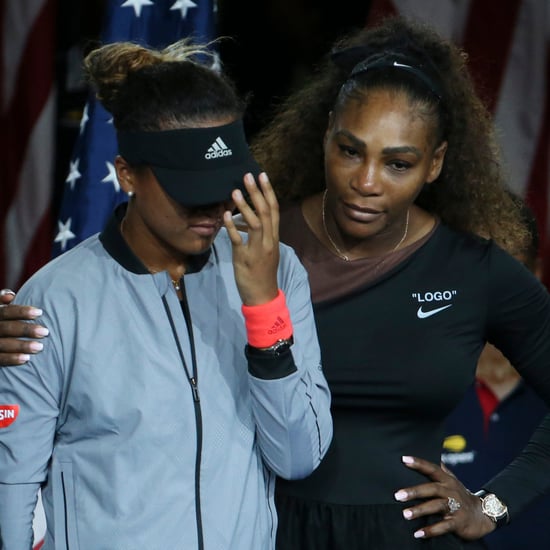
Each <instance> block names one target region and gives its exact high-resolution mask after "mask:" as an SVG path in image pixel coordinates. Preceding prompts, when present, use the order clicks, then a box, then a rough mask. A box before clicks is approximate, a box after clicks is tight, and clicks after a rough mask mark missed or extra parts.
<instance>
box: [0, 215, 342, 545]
mask: <svg viewBox="0 0 550 550" xmlns="http://www.w3.org/2000/svg"><path fill="white" fill-rule="evenodd" d="M183 283H184V291H185V295H186V300H184V304H185V303H187V304H188V309H187V308H186V307H185V306H184V307H182V305H181V304H180V302H179V300H178V297H177V295H176V293H175V291H174V289H173V286H172V284H171V282H170V279H169V277H168V275H167V273H165V272H164V273H157V274H155V275H151V274H149V273H148V272H147V271H146V270H145V268H144V266H143V265H142V264H141V263H140V262H139V260H137V258H136V257H135V256H133V254H132V253H131V251H130V250H129V248H128V247H127V246H126V244H125V242H124V241H123V239H122V238H121V236H120V234H119V231H118V221H117V220H115V219H114V218H113V220H111V222H110V223H109V225H108V227H107V228H106V230H105V231H104V232H103V233H102V235H101V236H94V237H91V238H89V239H87V240H86V241H84V242H83V243H81V244H80V245H78V246H77V247H75V248H74V249H72V250H70V251H68V252H66V253H65V254H63V255H61V256H60V257H58V258H57V259H55V260H53V261H52V262H50V263H49V264H48V265H47V266H45V267H44V268H42V269H41V270H40V271H39V272H38V273H36V274H35V275H34V276H33V277H32V278H31V279H30V280H29V281H28V282H27V283H26V284H25V285H24V286H23V288H22V289H21V290H20V292H19V293H18V295H17V302H18V303H23V304H33V305H34V306H37V307H40V308H42V309H43V310H44V315H43V317H42V318H41V323H43V324H45V325H46V326H47V327H48V328H49V329H50V336H49V337H48V338H47V339H45V341H44V350H43V351H42V352H41V353H40V354H38V355H36V356H33V357H32V360H31V361H30V362H29V363H28V364H26V365H24V366H20V367H14V368H3V369H0V541H1V544H0V548H2V549H3V550H28V549H29V548H30V547H31V542H32V512H33V509H34V505H35V502H36V498H37V491H38V488H39V487H40V485H41V484H43V502H44V509H45V513H46V519H47V525H48V531H47V535H46V542H45V545H44V550H52V549H54V548H55V549H56V550H65V549H70V550H194V549H205V550H272V549H273V548H274V538H275V532H276V525H277V520H276V514H275V509H274V504H273V489H274V479H275V475H279V476H281V477H284V478H300V477H304V476H307V475H308V474H310V473H311V472H312V471H313V470H314V469H315V468H316V466H317V465H318V464H319V462H320V460H321V458H322V457H323V455H324V454H325V452H326V450H327V447H328V445H329V443H330V440H331V437H332V421H331V417H330V411H329V408H330V394H329V390H328V388H327V384H326V381H325V378H324V376H323V373H322V371H321V364H320V355H319V345H318V342H317V334H316V329H315V324H314V320H313V314H312V308H311V304H310V294H309V286H308V281H307V276H306V272H305V270H304V268H303V267H302V265H301V264H300V262H299V261H298V259H297V257H296V256H295V254H294V252H293V251H292V249H291V248H289V247H286V246H285V245H281V260H280V266H279V286H280V288H281V289H282V290H283V291H284V293H285V294H286V299H287V304H288V306H289V309H290V314H291V319H292V323H293V327H294V341H295V343H294V345H293V346H292V347H291V352H288V353H287V354H286V355H284V356H281V358H275V360H271V359H270V360H268V361H263V362H258V361H256V360H255V359H254V358H253V357H249V359H248V360H247V357H246V355H245V345H246V333H245V326H244V320H243V317H242V313H241V301H240V298H239V294H238V292H237V288H236V284H235V279H234V274H233V265H232V262H231V243H230V240H229V237H228V235H227V233H226V231H225V229H222V230H221V231H220V234H219V235H218V237H217V238H216V240H215V242H214V245H213V247H212V249H211V251H210V253H209V254H206V255H204V256H203V257H199V258H197V265H196V266H195V270H194V271H193V272H191V273H188V274H186V275H185V277H184V281H183ZM186 309H187V312H186ZM189 312H190V313H189ZM186 316H187V318H188V321H186Z"/></svg>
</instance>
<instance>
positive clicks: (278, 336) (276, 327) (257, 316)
mask: <svg viewBox="0 0 550 550" xmlns="http://www.w3.org/2000/svg"><path fill="white" fill-rule="evenodd" d="M241 309H242V312H243V315H244V322H245V326H246V333H247V337H248V343H249V344H250V345H251V346H253V347H255V348H268V347H270V346H272V345H273V344H274V343H275V342H277V340H286V339H287V338H290V337H291V336H292V322H291V320H290V313H289V311H288V308H287V307H286V299H285V295H284V293H283V291H282V290H281V289H279V293H278V294H277V297H276V298H274V299H273V300H271V302H267V304H261V305H259V306H245V305H243V306H242V308H241Z"/></svg>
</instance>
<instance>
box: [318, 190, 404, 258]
mask: <svg viewBox="0 0 550 550" xmlns="http://www.w3.org/2000/svg"><path fill="white" fill-rule="evenodd" d="M327 191H328V189H325V191H324V193H323V206H322V209H321V219H322V222H323V229H324V231H325V235H326V236H327V239H328V240H329V242H330V244H331V245H332V248H334V250H335V252H336V254H337V255H338V256H339V257H340V258H342V260H344V261H346V262H349V261H350V257H349V256H347V255H346V254H344V253H343V252H342V251H341V250H340V249H339V248H338V247H337V246H336V243H335V242H334V241H333V240H332V237H331V236H330V233H329V232H328V228H327V222H326V220H325V209H326V202H327ZM409 214H410V208H409V209H408V210H407V220H406V221H405V232H404V233H403V236H402V237H401V239H400V240H399V242H398V243H397V244H396V245H395V246H394V247H393V248H392V249H391V250H390V253H391V252H395V251H396V250H397V249H398V248H399V247H400V246H401V245H402V244H403V243H404V242H405V239H406V238H407V234H408V232H409Z"/></svg>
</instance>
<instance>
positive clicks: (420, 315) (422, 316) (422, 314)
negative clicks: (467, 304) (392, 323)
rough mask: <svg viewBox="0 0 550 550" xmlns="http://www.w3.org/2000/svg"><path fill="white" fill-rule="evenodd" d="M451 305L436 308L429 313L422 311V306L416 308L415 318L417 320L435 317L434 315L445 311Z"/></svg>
mask: <svg viewBox="0 0 550 550" xmlns="http://www.w3.org/2000/svg"><path fill="white" fill-rule="evenodd" d="M452 305H453V304H449V305H447V306H443V307H438V308H437V309H431V310H430V311H422V306H420V307H419V308H418V311H417V312H416V316H417V317H418V318H419V319H426V317H431V316H432V315H435V314H436V313H439V312H440V311H443V310H444V309H447V308H448V307H451V306H452Z"/></svg>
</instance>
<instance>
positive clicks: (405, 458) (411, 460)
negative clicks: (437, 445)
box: [401, 456, 414, 464]
mask: <svg viewBox="0 0 550 550" xmlns="http://www.w3.org/2000/svg"><path fill="white" fill-rule="evenodd" d="M401 460H402V461H403V463H404V464H413V463H414V458H413V457H412V456H402V457H401Z"/></svg>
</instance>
